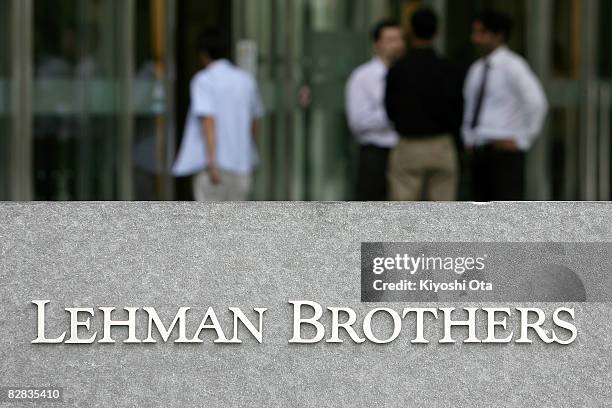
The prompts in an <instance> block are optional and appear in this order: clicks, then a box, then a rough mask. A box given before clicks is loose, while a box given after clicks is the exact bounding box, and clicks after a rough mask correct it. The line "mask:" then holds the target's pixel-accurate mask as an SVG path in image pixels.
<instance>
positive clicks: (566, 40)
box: [542, 0, 610, 200]
mask: <svg viewBox="0 0 612 408" xmlns="http://www.w3.org/2000/svg"><path fill="white" fill-rule="evenodd" d="M607 3H608V2H599V1H585V0H559V1H555V2H552V3H550V5H549V7H550V10H548V12H547V14H548V15H550V16H551V19H550V20H549V21H548V30H550V31H549V32H550V38H551V42H550V49H549V55H550V63H549V64H548V90H549V98H550V102H551V113H550V120H549V133H548V141H549V152H548V154H549V157H550V158H551V160H550V166H549V172H550V179H551V186H552V188H551V197H550V198H551V199H553V200H609V199H610V164H609V162H610V84H609V82H608V81H606V78H605V72H603V71H604V70H605V66H606V65H605V64H606V63H605V61H607V58H608V55H607V54H608V52H605V49H604V48H601V47H600V45H601V46H603V45H604V44H605V40H606V38H605V33H603V30H602V35H601V36H600V34H599V33H600V25H599V21H600V19H599V18H598V16H600V14H603V15H605V14H606V13H607V16H608V17H607V18H609V16H610V11H609V5H607ZM606 10H607V11H606ZM545 11H546V10H542V12H545ZM601 21H602V22H604V21H605V20H604V17H603V16H601ZM608 21H609V20H608ZM604 26H605V25H604V24H602V25H601V27H604ZM600 42H601V44H600ZM600 51H601V52H600Z"/></svg>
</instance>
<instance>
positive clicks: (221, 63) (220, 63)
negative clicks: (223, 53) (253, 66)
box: [207, 58, 230, 70]
mask: <svg viewBox="0 0 612 408" xmlns="http://www.w3.org/2000/svg"><path fill="white" fill-rule="evenodd" d="M228 65H230V62H229V61H228V60H227V59H225V58H221V59H218V60H216V61H213V62H211V63H210V64H209V65H208V67H207V70H211V69H217V68H221V67H226V66H228Z"/></svg>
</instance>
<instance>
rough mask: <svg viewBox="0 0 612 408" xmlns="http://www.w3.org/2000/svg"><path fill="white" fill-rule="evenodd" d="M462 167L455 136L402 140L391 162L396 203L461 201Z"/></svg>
mask: <svg viewBox="0 0 612 408" xmlns="http://www.w3.org/2000/svg"><path fill="white" fill-rule="evenodd" d="M458 173H459V164H458V158H457V150H456V147H455V143H454V141H453V137H452V136H451V135H440V136H432V137H423V138H406V137H402V138H401V140H400V142H399V143H398V145H397V146H396V147H395V148H394V149H393V151H392V152H391V157H390V159H389V174H388V179H389V188H390V199H391V200H392V201H421V200H426V201H455V200H457V189H458V179H459V176H458Z"/></svg>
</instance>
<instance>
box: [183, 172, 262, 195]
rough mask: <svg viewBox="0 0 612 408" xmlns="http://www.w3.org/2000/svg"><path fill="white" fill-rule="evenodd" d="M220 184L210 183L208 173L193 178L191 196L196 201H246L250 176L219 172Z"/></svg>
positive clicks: (249, 189) (249, 188)
mask: <svg viewBox="0 0 612 408" xmlns="http://www.w3.org/2000/svg"><path fill="white" fill-rule="evenodd" d="M220 172H221V183H220V184H217V185H214V184H213V183H211V182H210V177H209V175H208V171H203V172H201V173H198V174H196V175H195V176H194V178H193V196H194V198H195V200H196V201H247V200H248V199H249V195H250V193H251V180H252V176H251V175H250V174H234V173H229V172H227V171H223V170H220Z"/></svg>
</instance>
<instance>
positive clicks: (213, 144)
mask: <svg viewBox="0 0 612 408" xmlns="http://www.w3.org/2000/svg"><path fill="white" fill-rule="evenodd" d="M202 129H203V133H204V134H203V136H204V144H205V145H206V160H207V161H208V175H209V177H210V181H211V183H213V184H214V185H217V184H220V183H221V174H220V173H219V168H218V167H217V154H216V153H217V150H216V149H217V129H216V126H215V119H214V118H213V117H211V116H205V117H204V118H203V119H202Z"/></svg>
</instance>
